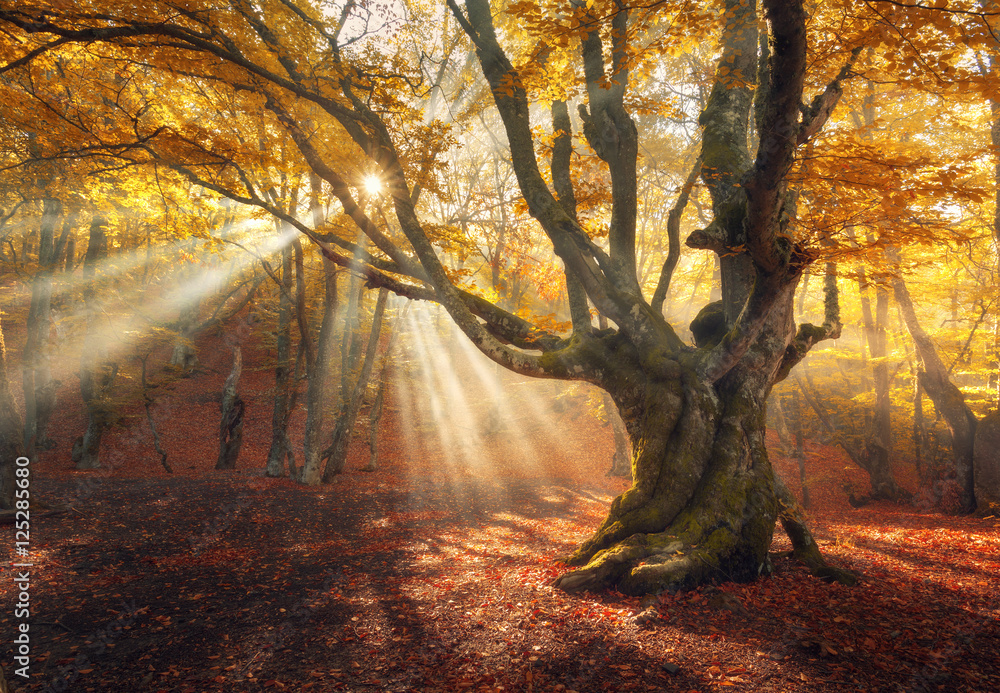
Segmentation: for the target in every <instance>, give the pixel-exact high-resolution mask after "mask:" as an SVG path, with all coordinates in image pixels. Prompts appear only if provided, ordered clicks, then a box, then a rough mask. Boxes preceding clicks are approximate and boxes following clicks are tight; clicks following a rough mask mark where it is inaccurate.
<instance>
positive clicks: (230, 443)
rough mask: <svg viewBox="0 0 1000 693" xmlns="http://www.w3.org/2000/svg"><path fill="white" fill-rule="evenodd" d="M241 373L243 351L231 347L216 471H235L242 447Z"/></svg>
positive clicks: (243, 405)
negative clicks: (230, 368)
mask: <svg viewBox="0 0 1000 693" xmlns="http://www.w3.org/2000/svg"><path fill="white" fill-rule="evenodd" d="M242 372H243V351H242V349H241V348H240V346H239V345H237V346H234V347H233V368H232V370H231V371H230V372H229V377H228V378H226V384H225V386H224V387H223V388H222V419H221V421H220V422H219V459H218V460H216V462H215V468H216V469H236V460H237V459H238V458H239V456H240V448H241V447H242V445H243V413H244V409H245V407H246V405H245V404H244V402H243V400H242V399H241V398H240V396H239V393H238V388H239V383H240V374H241V373H242Z"/></svg>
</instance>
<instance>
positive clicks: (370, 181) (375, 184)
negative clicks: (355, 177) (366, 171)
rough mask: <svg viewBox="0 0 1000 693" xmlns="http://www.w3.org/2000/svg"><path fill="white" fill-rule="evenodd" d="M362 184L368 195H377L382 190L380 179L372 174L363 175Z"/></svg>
mask: <svg viewBox="0 0 1000 693" xmlns="http://www.w3.org/2000/svg"><path fill="white" fill-rule="evenodd" d="M364 186H365V191H366V192H367V193H368V194H369V195H378V194H379V193H381V192H382V181H381V180H380V179H379V177H378V176H376V175H374V174H372V175H368V176H365V180H364Z"/></svg>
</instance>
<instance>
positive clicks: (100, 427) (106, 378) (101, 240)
mask: <svg viewBox="0 0 1000 693" xmlns="http://www.w3.org/2000/svg"><path fill="white" fill-rule="evenodd" d="M106 225H107V222H106V221H104V219H101V218H98V217H95V218H94V219H93V220H92V221H91V223H90V239H89V241H88V244H87V256H86V258H85V259H84V261H83V276H84V280H85V282H86V283H85V285H84V291H83V297H84V302H85V304H86V312H87V338H86V346H85V348H84V350H83V356H82V357H81V361H80V394H81V395H82V396H83V402H84V405H85V406H86V407H87V430H86V431H85V432H84V434H83V436H82V437H81V438H80V439H78V440H77V445H75V446H74V450H73V461H74V462H76V468H77V469H98V468H100V466H101V460H100V451H101V438H102V437H103V435H104V430H105V429H106V428H107V426H108V425H109V424H110V422H111V416H112V413H113V412H112V408H113V407H112V404H111V402H110V396H111V389H112V387H113V385H114V381H115V377H116V376H117V375H118V364H117V363H116V362H114V361H111V360H110V359H109V358H108V352H107V347H106V345H105V344H104V337H102V335H101V326H100V320H101V306H100V303H101V301H100V298H99V296H100V293H101V292H100V290H99V287H98V286H97V285H96V282H97V281H98V265H99V264H100V262H101V261H102V260H104V259H105V258H107V255H108V242H107V237H106V236H105V233H104V227H105V226H106Z"/></svg>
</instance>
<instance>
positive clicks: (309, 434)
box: [301, 255, 337, 486]
mask: <svg viewBox="0 0 1000 693" xmlns="http://www.w3.org/2000/svg"><path fill="white" fill-rule="evenodd" d="M323 274H324V279H325V286H326V295H325V300H324V302H323V319H322V321H321V323H320V329H319V339H318V340H317V343H316V361H315V363H314V364H313V367H312V368H310V369H309V384H308V386H307V388H306V431H305V437H304V449H303V455H304V458H305V459H304V460H303V462H302V478H301V481H302V483H303V484H306V485H308V486H318V485H319V484H320V482H321V481H322V471H323V470H322V468H321V466H320V465H321V464H322V459H321V454H322V451H323V447H322V435H323V419H324V411H323V410H324V407H325V406H326V405H327V401H326V399H327V398H326V386H327V380H328V378H329V374H330V370H331V367H332V362H333V354H334V351H333V350H334V347H335V334H334V332H335V330H334V323H335V322H336V318H337V268H336V266H335V265H334V264H333V262H331V261H330V260H329V259H328V258H327V257H326V256H325V255H324V256H323Z"/></svg>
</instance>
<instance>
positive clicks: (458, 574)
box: [0, 350, 1000, 693]
mask: <svg viewBox="0 0 1000 693" xmlns="http://www.w3.org/2000/svg"><path fill="white" fill-rule="evenodd" d="M265 356H266V354H264V353H263V352H262V351H261V352H254V351H253V350H250V351H248V352H247V353H245V355H244V358H245V364H246V365H245V368H246V371H245V374H244V380H243V383H242V387H243V391H244V398H245V399H246V400H247V417H248V418H247V429H246V430H247V433H246V440H245V444H244V449H243V452H242V455H241V458H240V463H239V468H238V469H237V471H235V472H231V473H222V472H216V471H214V470H213V466H214V462H215V458H216V454H217V446H218V443H217V438H216V437H215V436H216V427H217V421H218V415H219V414H218V400H217V397H213V394H212V393H217V392H218V391H219V390H220V389H221V384H222V381H223V380H224V379H225V376H226V374H227V372H228V361H227V359H226V357H225V354H224V353H220V352H215V353H214V355H211V356H209V357H206V358H205V361H204V364H203V369H202V370H201V371H199V372H198V373H197V374H195V375H194V376H191V377H189V378H185V379H181V380H176V381H172V382H168V381H160V383H161V384H160V387H158V388H157V389H156V391H155V393H156V398H157V404H156V407H155V409H154V416H155V417H156V419H157V421H158V423H159V425H160V427H161V429H162V434H163V437H164V446H165V447H166V449H167V450H168V452H169V453H170V463H171V465H172V467H173V469H174V473H173V474H167V473H166V472H165V471H164V470H163V469H162V467H160V465H159V461H158V457H157V455H156V454H155V452H154V451H153V449H152V442H151V437H150V434H149V428H148V424H147V423H146V422H145V419H144V416H143V415H141V414H142V411H141V408H138V407H133V409H132V410H130V413H129V415H127V416H125V417H124V418H123V419H122V421H121V422H120V423H119V426H118V427H117V428H116V429H115V430H114V431H112V432H111V434H110V435H109V436H108V439H107V440H106V441H105V448H104V453H103V454H104V463H105V465H106V467H105V469H103V470H98V471H94V472H77V471H75V470H73V469H72V468H71V464H70V462H69V459H68V457H69V446H70V445H71V443H72V440H73V438H75V437H76V435H79V433H80V432H82V430H83V428H82V425H83V420H82V416H81V414H80V412H79V411H78V409H79V407H78V405H77V404H74V402H78V393H73V392H72V390H71V389H67V388H68V386H66V387H64V390H65V392H64V393H63V401H64V402H66V404H65V405H64V406H62V407H61V408H60V412H59V415H58V417H57V419H56V420H55V421H54V422H53V437H54V438H55V439H56V442H57V443H58V446H57V447H56V448H54V449H53V450H50V451H46V452H44V453H41V454H40V455H39V457H38V459H37V461H36V465H35V475H34V478H33V481H32V484H33V485H32V491H33V494H35V495H36V496H41V497H43V498H44V499H45V500H46V502H48V503H50V504H68V505H69V506H70V508H71V509H70V510H69V511H66V512H62V513H60V514H56V515H51V516H38V515H37V512H36V513H35V514H34V515H33V517H32V525H31V551H30V562H31V563H32V567H31V569H30V571H31V580H30V600H31V603H30V610H31V617H30V619H29V621H30V635H31V664H30V678H29V679H28V680H27V681H22V680H19V679H18V678H17V677H16V676H13V675H12V668H13V667H12V666H11V662H12V637H10V636H8V637H5V638H4V639H3V642H2V643H0V662H2V664H3V668H4V670H5V671H6V672H7V677H8V680H11V681H12V684H13V688H14V690H18V691H74V692H76V691H100V692H101V693H113V692H116V691H127V692H129V693H144V692H147V691H148V692H151V693H152V692H157V691H168V692H170V693H203V692H204V693H208V692H210V691H229V692H251V691H254V692H256V691H282V690H287V691H316V692H317V693H318V692H324V691H393V692H400V693H402V692H404V691H449V692H451V691H579V692H580V693H583V692H585V691H711V690H716V689H722V688H729V689H732V690H736V691H740V690H745V691H768V692H770V691H818V692H826V691H980V692H982V693H987V692H992V691H997V690H1000V655H998V652H1000V628H998V623H1000V622H998V616H1000V609H998V602H997V599H996V595H997V593H998V587H1000V579H998V575H1000V535H998V532H997V527H998V524H1000V521H998V520H997V519H996V518H987V519H985V520H981V519H974V518H955V517H948V516H943V515H939V514H934V513H928V512H920V511H917V510H915V509H913V508H909V507H895V506H889V505H881V504H873V505H869V506H866V507H864V508H861V509H853V508H851V507H850V506H849V505H848V504H847V502H846V499H845V498H844V497H843V496H844V494H843V493H842V491H840V486H841V485H842V484H843V483H844V482H846V481H853V482H854V483H855V484H856V485H857V486H858V487H861V486H862V485H863V474H861V473H860V472H859V471H858V470H852V469H850V468H848V466H847V465H848V464H849V463H848V462H846V461H845V460H844V458H843V457H841V456H840V455H839V454H837V452H836V450H834V449H832V448H826V447H821V446H816V447H811V448H810V449H809V461H808V465H809V476H810V479H811V481H812V488H813V492H812V498H813V503H814V507H813V508H812V509H811V511H810V514H811V517H812V521H813V527H814V531H815V533H816V535H817V537H818V538H819V540H820V542H821V546H822V548H823V550H824V551H825V552H826V553H827V555H828V556H829V558H830V559H832V560H833V561H835V562H836V563H837V564H838V565H842V566H845V567H848V568H850V569H853V570H855V571H858V572H859V573H861V574H862V575H863V576H864V578H863V580H862V582H861V585H860V586H858V587H854V588H848V587H842V586H839V585H828V584H825V583H822V582H820V581H818V580H816V579H814V578H812V577H810V576H809V575H808V574H807V573H806V572H805V571H804V570H803V569H801V568H800V567H799V566H797V565H796V564H794V563H792V562H790V561H789V560H787V559H782V560H778V561H776V562H775V566H774V567H775V572H774V574H773V575H771V576H769V577H765V578H762V579H761V580H759V581H758V582H755V583H753V584H742V585H736V584H723V585H720V586H718V587H717V588H705V589H702V590H699V591H695V592H688V593H683V594H675V595H670V594H663V595H660V596H659V597H656V598H652V599H649V600H639V599H636V598H627V597H624V596H622V595H620V594H615V593H601V594H584V595H572V596H570V595H566V594H563V593H560V592H557V591H555V590H553V589H552V587H551V584H550V583H551V581H552V579H553V578H554V577H556V576H557V575H558V574H559V573H560V571H561V570H562V566H561V565H560V564H559V563H558V557H559V556H561V555H565V554H566V553H568V552H569V551H570V550H571V549H572V548H573V547H574V545H575V544H576V543H577V542H579V541H580V540H581V539H583V538H584V537H586V536H587V534H588V532H590V531H592V530H593V528H594V527H595V526H596V525H597V523H598V522H600V520H601V519H602V517H603V514H604V512H605V511H606V509H607V507H608V504H609V503H610V501H611V499H612V498H613V497H614V495H615V494H617V493H619V492H620V491H621V490H622V489H623V488H624V485H623V483H622V482H621V481H619V480H614V479H609V478H606V477H605V476H604V472H605V469H606V468H607V466H608V464H609V461H610V457H611V447H612V444H611V435H610V429H609V428H607V427H606V426H602V425H601V424H600V423H599V422H597V421H596V420H595V419H594V418H593V417H592V416H591V414H589V413H587V412H586V411H584V409H585V407H584V406H583V405H584V404H586V400H587V397H588V396H589V395H588V393H586V392H583V391H577V392H571V393H569V394H565V393H563V394H562V395H561V396H559V397H558V398H557V397H556V395H555V390H552V389H551V388H550V386H549V385H548V384H526V383H523V382H521V381H518V380H516V379H510V380H504V381H503V382H504V387H505V388H506V390H507V391H508V392H514V393H516V394H515V395H513V396H512V399H511V400H510V401H509V402H508V404H507V406H506V408H503V409H502V410H497V409H495V407H493V406H492V405H490V401H489V397H485V396H484V394H483V392H484V391H483V390H481V389H480V391H479V392H478V394H477V389H476V385H475V383H471V384H470V387H469V388H468V390H469V391H468V392H466V393H465V395H464V396H465V397H467V398H468V399H467V400H465V401H462V400H461V397H462V396H463V395H462V393H461V392H456V391H455V388H451V389H449V387H450V386H449V385H448V383H444V382H443V381H436V382H431V381H427V382H423V383H422V382H421V380H420V378H421V376H420V375H419V374H414V373H413V372H408V371H407V370H406V366H405V364H397V365H396V366H395V367H396V369H397V371H398V372H397V374H396V375H397V377H396V378H395V379H394V381H393V385H392V387H391V389H390V393H389V399H388V405H387V412H386V415H385V418H384V419H383V425H382V428H381V433H380V439H379V440H380V444H379V445H380V452H381V466H380V469H379V470H378V471H377V472H374V473H364V472H360V471H356V470H358V469H359V468H360V467H361V466H363V465H364V463H365V462H366V461H367V454H368V451H367V448H366V447H365V446H364V445H363V444H362V443H355V444H354V446H353V447H352V452H351V459H350V462H349V465H348V472H347V473H346V474H344V475H343V476H342V477H341V478H340V479H339V480H338V482H337V483H336V484H334V485H331V486H325V487H322V488H318V489H310V488H304V487H302V486H299V485H297V484H295V483H293V482H291V481H288V480H287V479H279V480H274V479H267V478H265V477H264V476H263V466H264V461H265V459H266V454H267V446H268V444H269V436H270V409H269V406H268V388H269V387H270V384H269V383H272V382H273V376H272V375H271V373H270V372H269V371H268V370H266V369H260V368H256V367H255V364H258V363H263V362H265ZM425 375H426V374H425ZM470 377H471V376H470ZM503 378H511V376H503ZM484 382H486V381H484ZM467 384H468V383H467ZM435 388H438V390H435ZM546 388H549V389H546ZM456 397H457V398H458V399H457V400H456ZM75 398H76V399H75ZM465 410H474V411H478V412H479V413H480V414H483V415H482V416H479V418H475V419H470V420H468V421H466V420H464V419H462V418H461V417H462V416H463V414H462V413H461V412H462V411H465ZM581 411H582V412H583V413H581ZM445 424H447V425H445ZM297 425H299V426H300V425H301V421H295V422H293V427H294V426H297ZM462 431H465V434H464V435H463V434H461V432H462ZM556 431H561V432H560V433H558V434H557V433H556ZM772 456H773V458H774V461H775V464H776V466H777V468H778V469H779V471H780V472H781V473H782V474H783V475H785V476H786V477H787V478H788V480H789V483H790V484H791V485H792V486H795V485H796V481H797V471H796V470H795V467H794V463H793V462H792V461H790V460H786V459H784V458H782V457H780V455H779V454H778V453H777V452H775V453H774V454H773V455H772ZM5 535H6V536H7V538H8V541H7V545H8V546H9V547H11V555H10V559H11V561H12V562H23V561H24V558H23V557H20V558H15V556H14V555H13V552H12V548H13V539H14V537H13V530H12V529H10V528H9V527H7V528H5ZM784 548H788V545H787V540H786V539H785V537H784V536H783V535H781V534H780V530H779V535H778V536H776V539H775V546H774V549H775V550H776V551H779V550H781V549H784ZM7 565H11V564H10V563H8V564H7ZM10 571H11V569H10V568H7V566H4V572H5V573H8V578H7V579H4V580H3V581H2V583H0V584H2V587H0V590H2V592H3V594H4V596H5V603H6V604H8V607H7V608H4V609H3V610H2V612H0V629H2V632H4V633H7V634H10V633H13V632H14V628H15V623H16V621H15V619H14V615H13V607H12V606H10V605H12V604H13V599H14V587H13V582H12V580H11V579H9V574H10ZM650 605H651V606H653V607H654V608H655V615H656V616H657V618H655V619H653V620H651V621H649V622H646V623H641V624H640V623H638V622H637V621H636V618H635V617H636V615H637V614H639V613H640V612H643V610H644V609H645V608H646V607H647V606H650ZM647 613H649V612H647Z"/></svg>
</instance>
